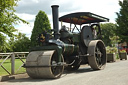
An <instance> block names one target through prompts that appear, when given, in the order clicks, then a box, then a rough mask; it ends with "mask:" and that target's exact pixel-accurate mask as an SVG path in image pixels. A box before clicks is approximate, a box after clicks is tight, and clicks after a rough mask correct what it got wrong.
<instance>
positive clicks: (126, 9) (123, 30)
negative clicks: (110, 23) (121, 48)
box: [116, 0, 128, 42]
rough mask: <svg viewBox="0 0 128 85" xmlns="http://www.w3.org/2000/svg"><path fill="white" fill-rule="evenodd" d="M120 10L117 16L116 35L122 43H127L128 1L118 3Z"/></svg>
mask: <svg viewBox="0 0 128 85" xmlns="http://www.w3.org/2000/svg"><path fill="white" fill-rule="evenodd" d="M119 5H120V6H121V9H120V11H119V13H116V14H117V18H116V22H117V30H116V34H117V35H118V36H119V38H120V40H121V41H122V42H128V0H123V1H119Z"/></svg>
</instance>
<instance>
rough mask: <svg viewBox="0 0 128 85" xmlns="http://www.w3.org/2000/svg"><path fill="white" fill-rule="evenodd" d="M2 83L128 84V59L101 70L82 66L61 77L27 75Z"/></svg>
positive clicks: (32, 84) (7, 84)
mask: <svg viewBox="0 0 128 85" xmlns="http://www.w3.org/2000/svg"><path fill="white" fill-rule="evenodd" d="M0 85H128V60H122V61H117V62H114V63H107V66H106V68H105V69H104V70H100V71H93V70H92V69H91V68H90V67H89V66H86V67H84V66H82V67H81V68H80V69H79V70H77V71H75V72H70V73H69V72H68V73H67V72H66V73H64V74H63V75H62V77H61V78H60V79H31V78H29V77H28V76H27V75H26V76H24V77H19V78H17V79H14V80H9V81H4V82H0Z"/></svg>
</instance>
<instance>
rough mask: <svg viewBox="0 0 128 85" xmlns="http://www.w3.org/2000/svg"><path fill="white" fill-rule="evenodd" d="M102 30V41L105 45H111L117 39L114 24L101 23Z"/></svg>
mask: <svg viewBox="0 0 128 85" xmlns="http://www.w3.org/2000/svg"><path fill="white" fill-rule="evenodd" d="M101 30H102V40H103V41H104V43H105V45H106V46H112V44H115V43H116V42H118V41H117V36H116V34H115V30H116V25H115V24H113V23H105V24H101Z"/></svg>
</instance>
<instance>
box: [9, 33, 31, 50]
mask: <svg viewBox="0 0 128 85" xmlns="http://www.w3.org/2000/svg"><path fill="white" fill-rule="evenodd" d="M9 45H10V47H11V49H10V50H9V51H13V52H25V51H29V47H30V40H29V38H28V37H26V36H25V34H22V33H19V34H18V36H17V37H16V38H14V37H12V38H10V41H9Z"/></svg>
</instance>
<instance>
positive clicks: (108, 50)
mask: <svg viewBox="0 0 128 85" xmlns="http://www.w3.org/2000/svg"><path fill="white" fill-rule="evenodd" d="M106 52H107V53H115V54H116V53H117V52H118V49H117V48H116V47H110V46H107V47H106Z"/></svg>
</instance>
